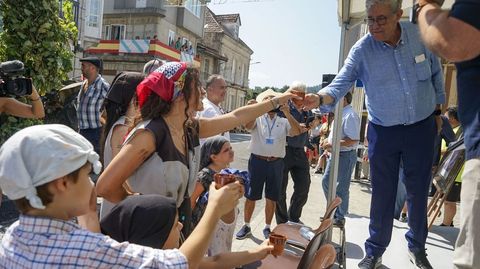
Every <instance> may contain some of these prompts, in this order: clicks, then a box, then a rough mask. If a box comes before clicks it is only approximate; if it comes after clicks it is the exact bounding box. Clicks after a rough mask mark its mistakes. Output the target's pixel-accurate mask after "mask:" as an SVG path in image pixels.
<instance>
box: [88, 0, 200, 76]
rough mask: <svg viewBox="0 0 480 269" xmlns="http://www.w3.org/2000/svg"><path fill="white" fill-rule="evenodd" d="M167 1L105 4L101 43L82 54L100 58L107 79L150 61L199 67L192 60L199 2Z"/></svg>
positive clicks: (129, 0) (114, 0)
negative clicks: (191, 63) (180, 62)
mask: <svg viewBox="0 0 480 269" xmlns="http://www.w3.org/2000/svg"><path fill="white" fill-rule="evenodd" d="M171 2H175V1H166V0H159V1H153V0H109V1H105V5H104V8H103V28H102V40H101V41H100V42H99V43H98V44H97V45H96V46H92V47H90V48H89V49H88V50H87V51H86V52H87V53H88V54H92V55H97V56H99V57H100V58H102V59H103V61H104V70H103V74H104V76H105V77H106V78H107V79H109V80H111V79H112V78H113V77H114V76H115V75H116V74H117V73H118V72H121V71H141V70H142V69H143V65H144V64H145V63H146V62H147V61H149V60H151V59H153V58H159V59H162V60H167V61H172V60H176V61H178V60H183V61H188V62H193V63H195V64H197V65H199V64H200V63H199V62H198V61H197V60H195V58H196V46H197V42H198V39H200V38H201V37H202V36H203V25H204V23H203V22H204V10H205V5H204V3H203V0H202V1H200V0H186V1H179V2H181V3H177V4H180V5H176V4H171ZM177 41H178V42H177Z"/></svg>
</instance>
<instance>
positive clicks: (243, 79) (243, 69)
mask: <svg viewBox="0 0 480 269" xmlns="http://www.w3.org/2000/svg"><path fill="white" fill-rule="evenodd" d="M240 74H241V77H240V85H242V86H243V85H244V84H245V65H244V64H242V69H241V72H240Z"/></svg>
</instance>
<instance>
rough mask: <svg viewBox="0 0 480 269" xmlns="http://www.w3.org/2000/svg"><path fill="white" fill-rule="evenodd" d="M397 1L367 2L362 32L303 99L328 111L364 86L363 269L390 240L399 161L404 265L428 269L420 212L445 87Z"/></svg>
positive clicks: (374, 265) (377, 262)
mask: <svg viewBox="0 0 480 269" xmlns="http://www.w3.org/2000/svg"><path fill="white" fill-rule="evenodd" d="M401 4H402V1H401V0H366V9H367V18H366V19H365V23H366V24H367V26H368V30H369V34H367V35H365V36H364V37H362V38H361V39H360V40H359V41H357V43H356V44H355V45H354V46H353V47H352V49H351V50H350V52H349V55H348V57H347V59H346V60H345V64H344V66H343V67H342V69H341V70H340V72H339V73H338V75H337V76H336V77H335V79H334V80H333V82H332V83H331V84H330V85H329V86H327V87H325V88H323V89H322V90H320V91H319V92H318V94H310V95H307V96H306V97H305V107H307V108H314V107H320V109H323V110H329V109H332V108H333V105H334V104H336V103H337V102H338V101H340V100H341V99H342V97H343V96H344V95H345V94H346V93H347V92H348V91H349V90H350V89H351V87H352V86H353V84H354V83H355V81H356V80H357V79H359V80H361V81H362V82H363V84H364V86H365V94H366V96H367V102H366V107H367V111H368V120H369V124H368V132H367V133H368V134H367V135H368V142H369V147H368V156H369V157H370V170H371V182H372V200H371V209H370V227H369V232H370V237H369V238H368V239H367V241H366V242H365V252H366V257H365V258H364V259H363V260H362V261H361V262H360V263H359V267H360V268H365V269H370V268H377V267H378V266H380V264H381V261H382V259H381V257H382V255H383V253H384V252H385V250H386V248H387V247H388V245H389V243H390V240H391V235H392V226H393V215H394V208H395V195H396V190H397V186H398V174H399V166H400V162H402V163H403V168H404V171H405V186H406V189H407V204H408V213H409V217H408V225H409V227H410V229H409V231H408V232H407V233H406V239H407V241H408V249H409V256H410V260H411V261H412V262H413V263H414V264H415V266H416V267H417V268H426V269H430V268H432V266H431V265H430V262H429V261H428V259H427V257H426V253H425V242H426V239H427V235H428V229H427V218H426V215H427V202H428V191H429V189H430V180H431V168H432V163H433V151H434V150H433V149H434V141H435V135H436V133H437V132H439V131H440V130H441V123H442V119H441V118H440V115H441V109H440V106H441V104H443V103H445V90H444V85H443V77H442V69H441V65H440V61H439V60H438V58H437V57H436V56H435V55H434V54H433V53H432V52H431V51H429V50H428V49H427V48H426V47H425V45H424V44H423V43H422V41H421V40H420V36H419V32H418V28H417V27H416V26H415V25H414V24H412V23H409V22H400V18H401V17H402V13H403V11H402V9H401V6H402V5H401Z"/></svg>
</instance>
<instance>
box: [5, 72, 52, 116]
mask: <svg viewBox="0 0 480 269" xmlns="http://www.w3.org/2000/svg"><path fill="white" fill-rule="evenodd" d="M1 83H3V80H0V84H1ZM28 97H29V99H30V101H31V103H32V104H31V105H27V104H25V103H22V102H20V101H18V100H17V99H15V98H11V97H0V114H3V113H5V114H8V115H11V116H15V117H19V118H27V119H41V118H43V117H45V111H44V109H43V103H42V100H41V99H40V95H39V94H38V92H37V90H36V89H35V87H33V85H32V94H30V95H29V96H28Z"/></svg>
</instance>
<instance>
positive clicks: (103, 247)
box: [0, 215, 188, 269]
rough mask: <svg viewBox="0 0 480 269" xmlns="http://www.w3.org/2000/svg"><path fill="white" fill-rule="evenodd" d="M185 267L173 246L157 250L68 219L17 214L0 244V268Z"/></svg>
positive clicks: (182, 259)
mask: <svg viewBox="0 0 480 269" xmlns="http://www.w3.org/2000/svg"><path fill="white" fill-rule="evenodd" d="M120 267H121V268H169V269H180V268H188V263H187V259H186V258H185V256H184V255H183V254H182V253H181V252H180V251H179V250H177V249H174V250H160V249H153V248H150V247H143V246H139V245H136V244H130V243H128V242H123V243H119V242H117V241H115V240H113V239H111V238H110V237H108V236H105V235H102V234H97V233H92V232H90V231H87V230H84V229H82V228H80V226H78V225H77V224H75V223H73V222H71V221H62V220H57V219H50V218H41V217H32V216H26V215H20V218H19V220H18V221H17V222H15V223H14V224H12V225H11V226H10V227H9V228H8V230H7V232H6V233H5V235H4V237H3V239H2V243H1V246H0V268H25V269H27V268H28V269H31V268H120Z"/></svg>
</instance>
